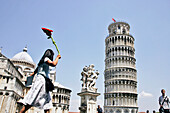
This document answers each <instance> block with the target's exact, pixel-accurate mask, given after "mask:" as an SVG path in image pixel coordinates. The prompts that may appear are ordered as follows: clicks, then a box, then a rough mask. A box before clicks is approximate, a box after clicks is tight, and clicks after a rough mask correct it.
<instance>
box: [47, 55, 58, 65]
mask: <svg viewBox="0 0 170 113" xmlns="http://www.w3.org/2000/svg"><path fill="white" fill-rule="evenodd" d="M60 58H61V55H58V56H57V57H56V59H55V60H54V61H51V60H47V61H46V63H47V64H48V65H50V66H53V67H55V66H56V65H57V63H58V59H60Z"/></svg>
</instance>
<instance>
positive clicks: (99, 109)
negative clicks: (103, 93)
mask: <svg viewBox="0 0 170 113" xmlns="http://www.w3.org/2000/svg"><path fill="white" fill-rule="evenodd" d="M97 111H98V113H102V108H101V107H100V105H98V108H97Z"/></svg>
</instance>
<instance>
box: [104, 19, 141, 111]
mask: <svg viewBox="0 0 170 113" xmlns="http://www.w3.org/2000/svg"><path fill="white" fill-rule="evenodd" d="M108 30H109V35H108V36H107V37H106V39H105V72H104V76H105V82H104V83H105V93H104V100H105V102H104V112H105V113H137V112H138V105H137V97H138V94H137V70H136V67H135V64H136V59H135V48H134V40H135V39H134V38H133V36H132V35H130V34H129V30H130V26H129V24H128V23H125V22H115V23H112V24H110V25H109V27H108Z"/></svg>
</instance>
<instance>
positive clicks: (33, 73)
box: [30, 67, 38, 76]
mask: <svg viewBox="0 0 170 113" xmlns="http://www.w3.org/2000/svg"><path fill="white" fill-rule="evenodd" d="M37 71H38V67H37V68H36V69H35V71H34V72H32V73H31V74H30V76H33V75H35V74H36V73H37Z"/></svg>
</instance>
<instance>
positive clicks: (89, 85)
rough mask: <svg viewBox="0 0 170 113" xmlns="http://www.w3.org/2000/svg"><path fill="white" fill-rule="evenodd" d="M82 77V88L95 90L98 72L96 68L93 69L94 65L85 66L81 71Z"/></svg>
mask: <svg viewBox="0 0 170 113" xmlns="http://www.w3.org/2000/svg"><path fill="white" fill-rule="evenodd" d="M81 75H82V79H81V81H83V83H82V90H87V91H92V92H95V90H96V88H95V85H96V80H97V78H98V75H99V72H98V70H96V72H95V69H94V65H93V64H91V65H89V67H87V66H85V67H84V68H83V71H82V72H81Z"/></svg>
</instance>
